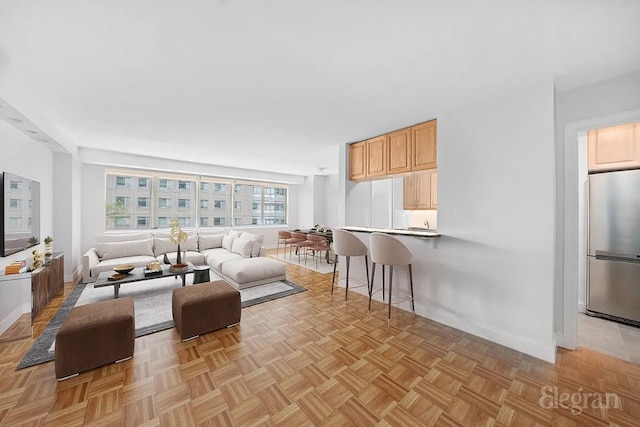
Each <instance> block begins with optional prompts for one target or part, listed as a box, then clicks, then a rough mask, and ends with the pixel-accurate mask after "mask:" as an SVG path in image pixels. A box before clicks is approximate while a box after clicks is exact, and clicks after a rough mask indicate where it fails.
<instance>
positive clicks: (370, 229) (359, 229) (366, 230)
mask: <svg viewBox="0 0 640 427" xmlns="http://www.w3.org/2000/svg"><path fill="white" fill-rule="evenodd" d="M340 228H343V229H345V230H347V231H355V232H360V233H387V234H399V235H402V236H415V237H422V238H427V237H428V238H432V237H433V238H435V237H440V236H441V234H440V233H438V232H437V231H435V230H432V229H430V230H429V231H427V229H424V230H409V229H406V228H375V227H358V226H350V225H349V226H345V227H340Z"/></svg>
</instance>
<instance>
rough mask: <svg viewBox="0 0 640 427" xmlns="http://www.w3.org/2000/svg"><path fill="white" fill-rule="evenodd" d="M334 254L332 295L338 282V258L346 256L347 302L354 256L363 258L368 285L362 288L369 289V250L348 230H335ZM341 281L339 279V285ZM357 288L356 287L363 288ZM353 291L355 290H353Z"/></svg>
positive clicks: (345, 293)
mask: <svg viewBox="0 0 640 427" xmlns="http://www.w3.org/2000/svg"><path fill="white" fill-rule="evenodd" d="M333 252H334V254H335V259H334V263H333V279H332V280H331V295H332V296H333V285H334V283H335V281H336V267H337V266H338V256H344V257H345V260H346V263H345V264H346V268H347V274H346V276H345V284H346V290H345V292H344V300H345V301H346V300H347V298H348V295H349V266H350V264H351V257H352V256H363V257H364V267H365V270H366V273H367V284H366V285H361V286H367V288H368V287H369V249H368V248H367V245H365V244H364V243H363V242H362V241H361V240H360V239H358V237H357V236H356V235H355V234H354V233H352V232H350V231H347V230H343V229H341V228H334V229H333ZM339 282H340V279H338V283H339ZM361 286H356V287H361ZM352 289H353V288H352Z"/></svg>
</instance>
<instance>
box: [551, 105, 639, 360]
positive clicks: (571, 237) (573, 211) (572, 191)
mask: <svg viewBox="0 0 640 427" xmlns="http://www.w3.org/2000/svg"><path fill="white" fill-rule="evenodd" d="M636 121H640V110H631V111H625V112H623V113H617V114H611V115H606V116H602V117H594V118H591V119H586V120H580V121H576V122H570V123H567V124H565V127H564V205H563V207H564V236H563V240H564V268H563V315H562V323H563V333H562V334H561V335H560V336H559V337H558V338H559V340H558V345H559V346H560V347H564V348H568V349H570V350H575V349H576V347H577V346H578V277H579V271H578V269H579V265H580V263H579V260H580V259H581V258H584V259H585V260H584V261H585V262H586V256H587V254H586V253H581V251H580V250H579V245H578V236H579V233H582V232H583V230H581V229H580V227H579V223H578V218H579V212H580V210H581V209H584V206H580V204H579V203H578V191H579V188H578V186H579V178H580V177H579V172H578V171H579V168H578V136H579V133H581V132H585V131H587V130H589V129H597V128H602V127H608V126H615V125H618V124H623V123H629V122H636ZM585 218H586V216H585ZM583 265H585V264H583Z"/></svg>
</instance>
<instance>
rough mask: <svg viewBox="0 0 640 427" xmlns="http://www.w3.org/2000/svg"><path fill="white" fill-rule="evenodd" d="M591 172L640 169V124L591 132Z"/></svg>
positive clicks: (589, 155) (589, 140)
mask: <svg viewBox="0 0 640 427" xmlns="http://www.w3.org/2000/svg"><path fill="white" fill-rule="evenodd" d="M587 140H588V146H589V148H588V150H589V151H588V165H589V172H593V171H603V170H620V169H632V168H639V167H640V122H638V123H629V124H626V125H619V126H612V127H608V128H602V129H595V130H590V131H589V132H588V134H587Z"/></svg>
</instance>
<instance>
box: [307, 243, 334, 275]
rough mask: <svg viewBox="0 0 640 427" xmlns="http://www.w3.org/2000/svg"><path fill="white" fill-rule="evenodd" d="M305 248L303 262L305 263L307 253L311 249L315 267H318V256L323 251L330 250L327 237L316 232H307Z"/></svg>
mask: <svg viewBox="0 0 640 427" xmlns="http://www.w3.org/2000/svg"><path fill="white" fill-rule="evenodd" d="M307 242H308V245H307V250H306V252H305V256H304V264H305V265H307V253H308V252H309V251H310V250H311V251H313V256H314V258H315V260H316V269H317V268H318V258H319V257H320V255H319V254H320V253H322V252H323V251H324V252H325V254H326V253H328V252H329V251H330V250H331V246H329V245H328V244H327V239H326V238H324V237H322V236H319V235H317V234H307Z"/></svg>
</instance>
